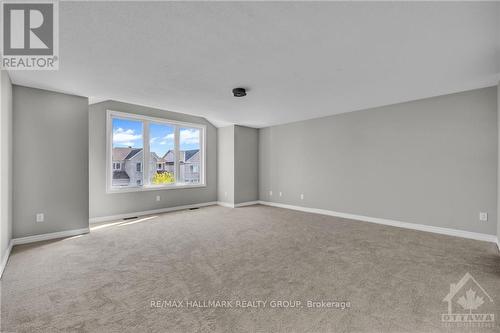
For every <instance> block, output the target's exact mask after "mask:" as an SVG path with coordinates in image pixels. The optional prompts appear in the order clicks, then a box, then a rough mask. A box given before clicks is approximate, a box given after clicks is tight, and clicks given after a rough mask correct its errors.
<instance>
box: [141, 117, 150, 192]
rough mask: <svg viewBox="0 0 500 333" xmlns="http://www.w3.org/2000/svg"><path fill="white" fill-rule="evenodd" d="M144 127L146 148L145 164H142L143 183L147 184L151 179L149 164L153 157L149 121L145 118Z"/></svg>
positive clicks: (144, 144) (144, 145)
mask: <svg viewBox="0 0 500 333" xmlns="http://www.w3.org/2000/svg"><path fill="white" fill-rule="evenodd" d="M142 126H143V129H142V132H143V142H142V146H143V150H144V158H143V163H144V165H143V166H142V183H143V184H144V185H145V186H149V185H150V183H151V182H150V179H149V165H150V159H151V153H150V147H149V142H150V140H149V121H148V120H144V121H143V123H142Z"/></svg>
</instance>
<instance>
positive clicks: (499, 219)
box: [497, 82, 500, 248]
mask: <svg viewBox="0 0 500 333" xmlns="http://www.w3.org/2000/svg"><path fill="white" fill-rule="evenodd" d="M497 117H498V154H497V156H498V172H497V177H498V185H497V200H498V204H497V212H498V211H500V82H499V83H498V86H497ZM497 224H498V225H497V244H498V247H499V248H500V216H497Z"/></svg>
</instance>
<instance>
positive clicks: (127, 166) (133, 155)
mask: <svg viewBox="0 0 500 333" xmlns="http://www.w3.org/2000/svg"><path fill="white" fill-rule="evenodd" d="M111 128H112V133H111V137H110V139H109V140H110V141H111V147H112V152H110V154H109V158H111V159H112V161H114V163H113V171H112V181H111V186H112V187H115V188H130V187H136V186H139V185H140V184H139V183H138V182H137V180H138V179H140V180H142V174H141V173H140V172H139V173H137V172H133V171H135V168H134V164H135V163H138V162H139V163H141V162H142V159H143V154H142V150H143V149H142V148H143V124H142V122H141V121H138V120H135V119H127V118H112V119H111ZM122 164H123V170H122V167H121V165H122ZM138 171H139V170H138Z"/></svg>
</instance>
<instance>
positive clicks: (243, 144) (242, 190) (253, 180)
mask: <svg viewBox="0 0 500 333" xmlns="http://www.w3.org/2000/svg"><path fill="white" fill-rule="evenodd" d="M234 165H235V167H234V203H235V204H238V203H242V202H249V201H256V200H259V130H257V129H255V128H250V127H243V126H235V127H234Z"/></svg>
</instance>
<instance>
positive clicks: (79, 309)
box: [1, 205, 500, 332]
mask: <svg viewBox="0 0 500 333" xmlns="http://www.w3.org/2000/svg"><path fill="white" fill-rule="evenodd" d="M497 251H498V250H497V248H496V245H495V244H493V243H487V242H481V241H474V240H468V239H462V238H456V237H450V236H444V235H437V234H432V233H426V232H420V231H413V230H406V229H400V228H395V227H389V226H382V225H376V224H370V223H365V222H358V221H353V220H346V219H341V218H335V217H330V216H323V215H317V214H310V213H303V212H298V211H292V210H286V209H281V208H274V207H266V206H260V205H256V206H249V207H242V208H237V209H230V208H223V207H218V206H211V207H205V208H201V209H198V210H191V211H189V210H188V211H179V212H172V213H166V214H160V215H153V216H148V217H142V218H139V219H137V220H132V221H119V222H114V223H103V224H97V225H91V233H90V234H87V235H82V236H76V237H71V238H67V239H63V240H56V241H47V242H41V243H36V244H30V245H23V246H16V247H15V248H14V250H13V252H12V255H11V257H10V259H9V262H8V265H7V268H6V271H5V273H4V277H3V279H2V288H1V301H2V304H1V307H2V308H1V310H2V311H1V331H2V332H35V331H36V332H57V331H75V332H123V331H129V332H344V331H350V332H438V331H447V329H446V328H445V327H443V325H442V323H441V314H442V313H445V312H446V310H447V305H446V303H445V302H443V298H444V297H445V296H446V294H447V293H448V292H449V290H450V283H456V282H457V281H459V280H460V279H461V278H462V276H464V274H465V273H467V272H469V273H470V274H472V276H474V278H475V279H476V280H477V281H478V282H479V283H480V284H481V286H482V287H483V288H484V289H485V290H486V291H487V292H488V293H489V295H490V296H491V297H492V298H493V299H494V300H497V301H500V283H498V281H499V277H500V257H499V256H498V254H497ZM174 300H175V301H179V302H169V301H174ZM223 300H226V301H227V302H226V304H225V306H224V304H223V303H222V302H220V301H223ZM187 301H190V302H191V303H189V305H188V302H187ZM194 301H197V302H198V305H199V306H196V305H195V304H196V303H195V302H194ZM209 301H219V303H218V305H216V303H214V302H212V303H209ZM237 301H238V302H239V303H238V304H239V305H240V306H238V307H237V306H236V302H237ZM245 301H246V302H245ZM250 301H253V303H252V302H250ZM258 301H260V302H262V303H258ZM308 301H338V302H342V301H343V302H346V303H331V304H335V306H334V307H321V308H317V307H315V308H311V307H308V303H307V302H308ZM207 302H208V303H207ZM264 302H266V303H265V306H264V305H263V304H264ZM181 303H183V304H181ZM315 304H319V303H315ZM339 304H344V305H345V307H344V308H343V309H342V307H343V306H338V305H339ZM203 305H205V306H207V307H202V306H203ZM230 305H232V307H230ZM247 305H248V306H247ZM250 305H253V307H251V306H250ZM293 306H297V307H293ZM495 311H496V313H497V318H498V304H497V305H496V308H495ZM496 325H497V326H495V328H491V329H485V328H482V329H481V332H487V331H494V330H498V328H499V326H498V320H497V324H496Z"/></svg>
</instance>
